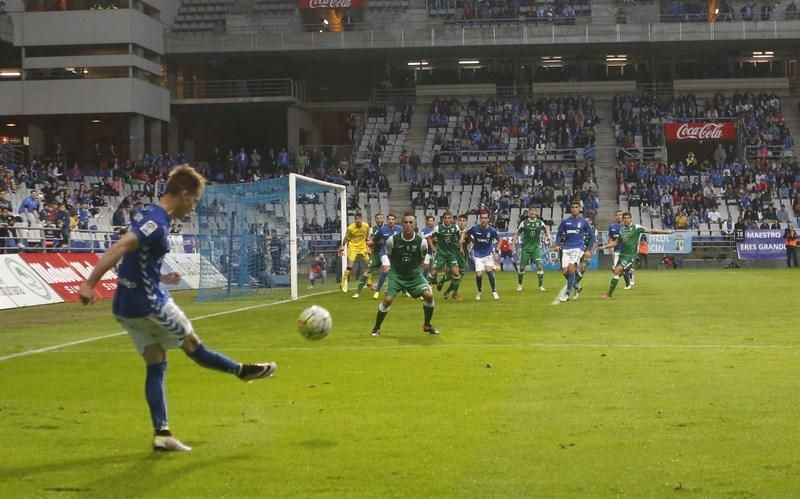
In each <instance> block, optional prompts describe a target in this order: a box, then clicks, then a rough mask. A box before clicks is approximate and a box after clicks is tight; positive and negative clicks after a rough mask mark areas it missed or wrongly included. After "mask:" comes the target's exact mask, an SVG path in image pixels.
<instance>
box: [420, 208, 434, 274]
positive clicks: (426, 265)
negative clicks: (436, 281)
mask: <svg viewBox="0 0 800 499" xmlns="http://www.w3.org/2000/svg"><path fill="white" fill-rule="evenodd" d="M434 229H436V217H434V216H433V215H427V216H426V217H425V227H423V228H422V229H420V231H419V235H420V236H422V239H424V240H425V241H426V242H427V243H428V252H427V253H426V254H425V259H424V260H423V261H422V274H423V275H424V276H425V279H428V281H430V278H429V277H428V276H429V274H430V271H431V264H432V263H433V257H434V252H435V251H436V247H435V246H434V240H435V239H436V238H435V237H433V238H432V237H431V236H432V235H433V233H434V232H433V231H434Z"/></svg>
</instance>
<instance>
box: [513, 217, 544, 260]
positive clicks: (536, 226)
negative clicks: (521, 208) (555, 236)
mask: <svg viewBox="0 0 800 499" xmlns="http://www.w3.org/2000/svg"><path fill="white" fill-rule="evenodd" d="M542 232H544V222H543V221H542V219H541V218H536V219H535V220H531V219H530V218H526V219H525V220H523V221H522V222H520V223H519V227H518V228H517V234H519V235H520V240H521V241H522V251H529V252H530V251H536V250H538V249H539V248H540V247H541V245H542Z"/></svg>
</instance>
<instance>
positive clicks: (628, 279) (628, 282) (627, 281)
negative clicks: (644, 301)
mask: <svg viewBox="0 0 800 499" xmlns="http://www.w3.org/2000/svg"><path fill="white" fill-rule="evenodd" d="M622 277H624V278H625V286H630V285H631V273H630V271H629V270H626V271H625V272H623V273H622Z"/></svg>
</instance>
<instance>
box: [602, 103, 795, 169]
mask: <svg viewBox="0 0 800 499" xmlns="http://www.w3.org/2000/svg"><path fill="white" fill-rule="evenodd" d="M612 114H613V120H614V129H615V136H616V143H617V146H619V147H623V148H625V149H633V148H635V147H636V137H637V136H641V140H642V146H643V147H645V148H647V147H658V146H662V145H664V135H663V131H662V126H663V124H664V123H665V122H670V121H688V120H693V119H708V120H717V119H737V120H739V122H740V123H741V124H742V127H741V128H740V129H741V130H742V131H743V133H744V141H745V145H746V146H750V147H755V148H758V150H759V155H761V156H763V157H766V156H768V155H769V151H770V150H779V151H790V150H792V148H793V147H794V138H793V136H792V133H791V131H790V130H789V129H788V128H787V127H786V126H785V122H784V118H783V114H782V111H781V99H780V97H779V96H777V95H775V94H774V93H773V94H767V93H758V94H756V93H752V92H744V93H739V92H737V93H734V94H733V95H732V96H726V95H724V94H722V93H716V94H714V95H713V96H711V97H708V98H705V99H698V98H697V97H696V96H694V95H693V94H688V95H683V96H679V97H674V98H673V97H667V98H657V97H655V96H653V95H646V94H635V95H615V96H614V97H613V99H612Z"/></svg>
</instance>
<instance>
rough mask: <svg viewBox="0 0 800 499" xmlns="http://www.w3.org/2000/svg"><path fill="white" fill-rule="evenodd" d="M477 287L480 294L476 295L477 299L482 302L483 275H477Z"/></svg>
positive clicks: (478, 273)
mask: <svg viewBox="0 0 800 499" xmlns="http://www.w3.org/2000/svg"><path fill="white" fill-rule="evenodd" d="M475 285H476V286H477V287H478V293H477V294H476V295H475V299H476V300H480V299H481V295H482V294H483V273H481V272H476V273H475Z"/></svg>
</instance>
